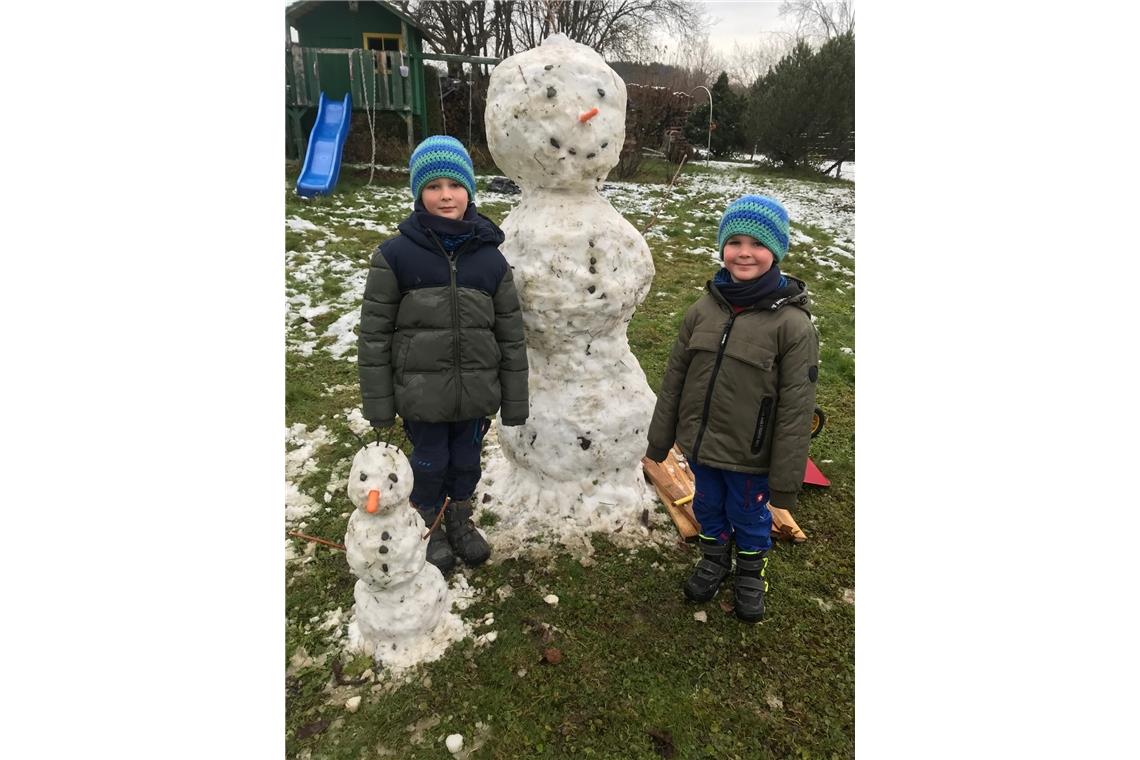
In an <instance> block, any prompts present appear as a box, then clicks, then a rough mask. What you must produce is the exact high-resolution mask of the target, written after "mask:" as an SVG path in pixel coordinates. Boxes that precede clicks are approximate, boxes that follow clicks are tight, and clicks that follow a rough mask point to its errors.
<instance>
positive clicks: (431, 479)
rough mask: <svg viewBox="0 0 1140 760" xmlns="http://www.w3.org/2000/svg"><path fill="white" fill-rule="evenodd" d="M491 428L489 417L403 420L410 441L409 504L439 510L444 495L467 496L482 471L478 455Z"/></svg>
mask: <svg viewBox="0 0 1140 760" xmlns="http://www.w3.org/2000/svg"><path fill="white" fill-rule="evenodd" d="M490 427H491V420H489V419H486V418H482V417H481V418H479V419H474V420H462V421H460V422H409V421H407V420H405V421H404V432H406V433H407V434H408V440H410V441H411V442H412V457H411V465H412V475H413V476H414V482H413V483H412V496H411V501H412V504H414V505H415V506H416V507H418V508H420V509H424V508H431V509H433V510H438V509H439V508H440V507H442V506H443V500H444V498H445V497H448V496H450V497H451V500H452V501H463V500H464V499H470V498H471V494H473V493H475V486H476V484H478V482H479V478H480V476H481V475H482V474H483V471H482V469H481V467H480V462H479V455H480V453H481V451H482V448H483V436H485V435H486V434H487V430H489V429H490Z"/></svg>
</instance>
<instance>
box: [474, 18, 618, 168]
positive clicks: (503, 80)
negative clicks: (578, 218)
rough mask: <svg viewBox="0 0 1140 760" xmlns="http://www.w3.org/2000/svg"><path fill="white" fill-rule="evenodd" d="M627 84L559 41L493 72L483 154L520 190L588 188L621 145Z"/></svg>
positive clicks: (581, 49) (583, 49) (582, 49)
mask: <svg viewBox="0 0 1140 760" xmlns="http://www.w3.org/2000/svg"><path fill="white" fill-rule="evenodd" d="M625 101H626V94H625V82H623V81H622V79H621V77H619V76H618V75H617V73H616V72H615V71H614V70H613V69H611V68H610V67H609V66H608V65H606V62H605V61H604V60H603V59H602V57H601V56H600V55H598V54H597V53H596V52H595V51H594V50H593V49H592V48H589V47H587V46H585V45H580V44H578V43H577V42H573V41H572V40H570V39H569V38H567V37H566V35H564V34H556V35H554V36H552V37H549V38H547V40H546V41H545V42H543V43H542V45H540V46H539V47H536V48H531V49H530V50H527V51H525V52H522V53H519V54H518V55H513V56H511V57H510V58H507V59H506V60H504V61H503V62H502V63H500V64H499V65H498V66H496V67H495V70H494V71H493V72H492V73H491V81H490V84H489V85H488V89H487V108H486V111H485V116H484V119H485V122H486V128H487V147H488V148H489V149H490V151H491V155H492V156H494V158H495V163H496V164H498V166H499V168H500V169H502V170H503V171H504V172H506V173H507V175H509V176H510V177H511V179H513V180H515V181H516V182H518V183H519V184H520V185H522V186H523V187H546V188H565V187H580V186H583V185H590V186H593V185H595V184H596V183H598V182H600V181H601V180H602V179H603V178H605V176H606V175H607V174H608V173H609V171H610V169H612V168H614V166H616V165H617V162H618V156H619V154H620V153H621V146H622V143H624V142H625Z"/></svg>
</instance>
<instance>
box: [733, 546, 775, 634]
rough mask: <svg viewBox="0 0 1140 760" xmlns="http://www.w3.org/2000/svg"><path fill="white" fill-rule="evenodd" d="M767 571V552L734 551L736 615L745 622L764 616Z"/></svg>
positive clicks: (752, 621)
mask: <svg viewBox="0 0 1140 760" xmlns="http://www.w3.org/2000/svg"><path fill="white" fill-rule="evenodd" d="M767 571H768V552H766V551H763V552H742V551H739V550H738V551H737V552H736V584H735V588H734V591H735V594H736V616H737V617H738V618H740V619H741V620H743V621H744V622H745V623H755V622H757V621H759V620H760V618H762V617H764V592H765V591H767V590H768V578H767V577H766V573H767Z"/></svg>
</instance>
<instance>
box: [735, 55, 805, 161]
mask: <svg viewBox="0 0 1140 760" xmlns="http://www.w3.org/2000/svg"><path fill="white" fill-rule="evenodd" d="M814 57H815V55H814V54H813V53H812V50H811V47H809V46H808V44H807V43H806V42H804V41H803V40H800V41H799V42H798V43H796V46H795V47H794V48H793V49H792V52H790V53H788V54H787V55H786V56H784V57H783V58H781V59H780V61H779V63H777V64H776V65H775V66H773V67H772V69H771V70H770V71H769V72H768V73H767V74H765V75H764V76H762V77H760V78H759V79H757V80H756V81H755V82H754V83H753V85H752V87H751V88H750V98H749V104H748V109H747V116H746V122H747V126H748V131H749V134H750V136H751V138H752V142H753V143H755V145H756V147H757V150H759V151H760V152H761V153H764V154H766V155H768V156H769V157H770V158H772V159H774V160H776V161H779V162H780V163H782V164H783V165H785V166H796V165H797V164H800V163H803V162H804V161H805V160H806V159H807V157H808V154H809V152H810V149H811V144H812V133H813V131H814V130H813V127H814V123H815V121H816V119H817V115H818V113H819V110H820V109H819V106H820V97H821V96H820V93H819V91H818V88H817V86H816V84H817V83H816V81H815V80H816V71H815V66H813V59H814Z"/></svg>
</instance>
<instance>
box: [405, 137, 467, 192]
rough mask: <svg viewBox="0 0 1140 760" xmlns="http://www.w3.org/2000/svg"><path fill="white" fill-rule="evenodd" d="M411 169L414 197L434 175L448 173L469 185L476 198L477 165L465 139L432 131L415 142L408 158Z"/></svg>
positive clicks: (449, 175)
mask: <svg viewBox="0 0 1140 760" xmlns="http://www.w3.org/2000/svg"><path fill="white" fill-rule="evenodd" d="M408 169H410V170H411V173H412V197H413V198H417V199H418V198H419V197H420V190H422V189H423V187H424V185H426V184H427V183H429V182H431V181H432V180H433V179H439V178H440V177H449V178H451V179H453V180H455V181H456V182H458V183H459V184H461V185H463V186H464V187H465V188H467V197H468V200H474V198H475V166H474V165H473V164H472V163H471V156H470V155H468V153H467V149H466V148H464V147H463V143H461V142H459V141H458V140H456V139H455V138H454V137H447V136H446V135H433V136H432V137H429V138H427V139H426V140H424V141H423V142H422V143H420V144H419V145H417V146H416V149H415V150H414V151H412V157H411V159H410V160H409V161H408Z"/></svg>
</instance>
